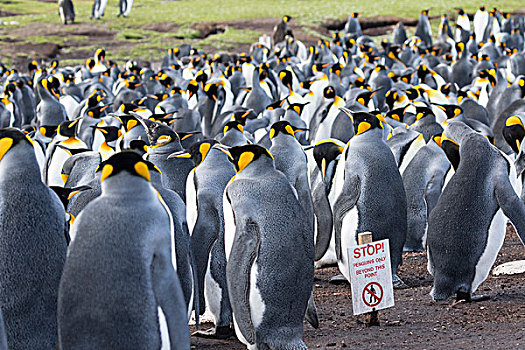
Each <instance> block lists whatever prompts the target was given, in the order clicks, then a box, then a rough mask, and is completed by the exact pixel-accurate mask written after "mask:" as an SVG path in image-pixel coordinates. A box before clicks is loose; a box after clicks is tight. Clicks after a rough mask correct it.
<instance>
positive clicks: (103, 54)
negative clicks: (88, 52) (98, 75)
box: [95, 49, 106, 62]
mask: <svg viewBox="0 0 525 350" xmlns="http://www.w3.org/2000/svg"><path fill="white" fill-rule="evenodd" d="M95 57H96V58H97V60H98V61H99V62H102V61H104V58H105V57H106V50H104V49H98V50H97V51H95Z"/></svg>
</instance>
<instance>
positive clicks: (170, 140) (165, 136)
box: [139, 118, 182, 148]
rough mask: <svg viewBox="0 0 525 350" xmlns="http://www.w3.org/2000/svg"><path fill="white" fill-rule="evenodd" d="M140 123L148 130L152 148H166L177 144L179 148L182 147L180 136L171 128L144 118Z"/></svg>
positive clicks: (147, 133)
mask: <svg viewBox="0 0 525 350" xmlns="http://www.w3.org/2000/svg"><path fill="white" fill-rule="evenodd" d="M139 121H140V123H141V124H142V126H144V129H145V130H146V135H147V136H148V141H149V143H150V147H151V148H159V147H164V146H166V145H168V144H175V145H176V147H177V148H181V147H182V146H181V145H180V139H179V136H178V135H177V133H176V132H175V131H173V130H172V129H171V128H170V127H169V126H167V125H164V124H161V123H157V122H154V121H151V120H147V119H142V118H141V119H139Z"/></svg>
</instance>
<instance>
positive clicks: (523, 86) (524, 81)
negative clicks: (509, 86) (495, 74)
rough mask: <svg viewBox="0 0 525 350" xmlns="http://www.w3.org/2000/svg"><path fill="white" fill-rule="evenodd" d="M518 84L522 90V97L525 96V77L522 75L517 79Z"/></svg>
mask: <svg viewBox="0 0 525 350" xmlns="http://www.w3.org/2000/svg"><path fill="white" fill-rule="evenodd" d="M516 81H517V82H518V86H519V88H520V90H521V98H524V97H525V77H523V76H521V77H520V78H519V79H516Z"/></svg>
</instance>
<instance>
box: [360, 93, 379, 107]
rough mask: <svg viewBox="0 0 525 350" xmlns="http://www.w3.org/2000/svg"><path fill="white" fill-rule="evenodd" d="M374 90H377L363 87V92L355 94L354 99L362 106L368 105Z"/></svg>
mask: <svg viewBox="0 0 525 350" xmlns="http://www.w3.org/2000/svg"><path fill="white" fill-rule="evenodd" d="M376 92H377V91H369V90H365V89H363V92H362V93H360V94H359V95H357V96H356V101H357V102H358V103H360V104H362V105H363V106H365V107H368V104H369V103H370V100H371V99H372V97H374V95H375V94H376Z"/></svg>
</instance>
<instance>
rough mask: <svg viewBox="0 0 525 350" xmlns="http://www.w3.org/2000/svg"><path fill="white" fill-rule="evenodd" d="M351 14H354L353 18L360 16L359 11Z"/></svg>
mask: <svg viewBox="0 0 525 350" xmlns="http://www.w3.org/2000/svg"><path fill="white" fill-rule="evenodd" d="M350 16H352V18H357V17H359V12H353V13H352V14H351V15H350Z"/></svg>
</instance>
